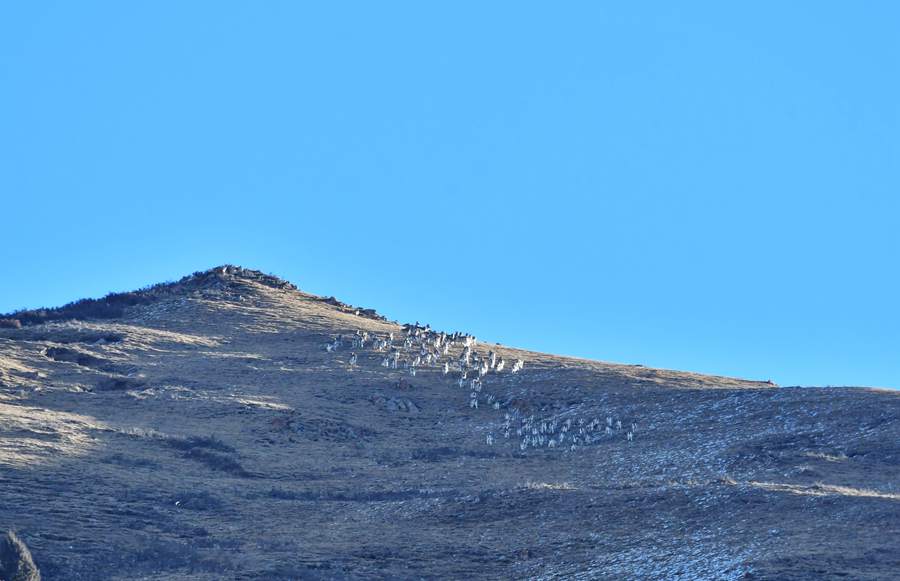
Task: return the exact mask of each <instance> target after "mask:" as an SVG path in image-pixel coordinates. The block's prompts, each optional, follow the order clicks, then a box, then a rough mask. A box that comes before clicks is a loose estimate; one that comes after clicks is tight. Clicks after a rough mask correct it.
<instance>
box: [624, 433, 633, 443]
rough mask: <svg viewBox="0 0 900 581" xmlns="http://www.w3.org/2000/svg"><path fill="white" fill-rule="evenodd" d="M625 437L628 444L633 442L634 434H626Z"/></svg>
mask: <svg viewBox="0 0 900 581" xmlns="http://www.w3.org/2000/svg"><path fill="white" fill-rule="evenodd" d="M626 437H627V438H628V441H629V442H630V441H632V440H634V434H633V433H632V432H628V434H626Z"/></svg>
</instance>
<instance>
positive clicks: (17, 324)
mask: <svg viewBox="0 0 900 581" xmlns="http://www.w3.org/2000/svg"><path fill="white" fill-rule="evenodd" d="M21 328H22V321H20V320H19V319H0V329H21Z"/></svg>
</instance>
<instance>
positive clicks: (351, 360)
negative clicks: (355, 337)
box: [350, 353, 356, 365]
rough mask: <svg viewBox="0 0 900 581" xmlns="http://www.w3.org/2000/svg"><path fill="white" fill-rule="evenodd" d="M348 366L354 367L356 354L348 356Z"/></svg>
mask: <svg viewBox="0 0 900 581" xmlns="http://www.w3.org/2000/svg"><path fill="white" fill-rule="evenodd" d="M350 365H356V353H351V354H350Z"/></svg>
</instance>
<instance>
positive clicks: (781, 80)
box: [0, 1, 900, 387]
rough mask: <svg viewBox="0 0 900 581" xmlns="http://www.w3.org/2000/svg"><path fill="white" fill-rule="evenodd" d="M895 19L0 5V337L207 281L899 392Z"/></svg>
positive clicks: (881, 10) (820, 9) (538, 339)
mask: <svg viewBox="0 0 900 581" xmlns="http://www.w3.org/2000/svg"><path fill="white" fill-rule="evenodd" d="M898 27H900V4H898V3H896V2H864V3H847V2H824V1H815V2H813V1H808V2H754V3H733V2H729V3H723V2H677V3H676V2H621V3H615V4H614V3H600V2H569V3H537V2H533V3H530V2H518V1H517V2H490V3H488V2H472V3H468V2H446V3H423V2H408V3H395V2H377V3H376V2H358V3H353V2H328V3H300V2H225V1H216V2H200V1H196V2H105V3H96V2H88V1H84V2H41V3H36V2H34V3H29V2H19V3H6V4H5V5H4V6H3V7H0V260H2V265H3V270H2V274H0V311H8V310H12V309H15V308H21V307H36V306H45V305H57V304H61V303H64V302H68V301H70V300H73V299H76V298H80V297H84V296H98V295H102V294H105V293H106V292H109V291H118V290H127V289H131V288H135V287H139V286H143V285H146V284H149V283H154V282H159V281H161V280H170V279H175V278H178V277H180V276H182V275H184V274H186V273H189V272H192V271H194V270H199V269H205V268H208V267H211V266H213V265H216V264H220V263H226V262H230V263H238V264H242V265H244V266H248V267H253V268H259V269H261V270H265V271H269V272H273V273H275V274H278V275H281V276H283V277H285V278H288V279H290V280H292V281H293V282H295V283H297V284H298V285H300V287H301V288H303V289H304V290H308V291H310V292H315V293H319V294H328V295H331V294H333V295H336V296H338V297H339V298H341V299H343V300H345V301H349V302H353V303H356V304H362V305H363V306H367V307H375V308H377V309H379V311H381V312H384V313H385V314H387V315H388V316H390V317H391V318H396V319H399V320H402V321H406V320H416V319H418V320H421V321H427V322H430V323H432V325H434V326H436V327H440V328H446V329H448V330H455V329H459V330H468V331H470V332H474V333H476V334H477V335H479V336H480V337H483V338H485V339H488V340H496V341H501V342H504V343H508V344H513V345H517V346H522V347H527V348H532V349H536V350H542V351H549V352H556V353H562V354H570V355H577V356H582V357H590V358H597V359H604V360H609V361H621V362H627V363H642V364H645V365H652V366H659V367H668V368H676V369H689V370H696V371H702V372H709V373H719V374H726V375H736V376H742V377H749V378H758V379H768V378H771V379H773V380H775V381H777V382H779V383H781V384H783V385H795V384H802V385H813V384H818V385H826V384H831V385H874V386H890V387H900V330H898V329H900V304H898V297H900V274H898V260H897V257H898V254H900V253H898V251H900V202H898V194H900V176H898V171H900V163H898V162H900V147H898V143H900V35H898V34H897V30H898Z"/></svg>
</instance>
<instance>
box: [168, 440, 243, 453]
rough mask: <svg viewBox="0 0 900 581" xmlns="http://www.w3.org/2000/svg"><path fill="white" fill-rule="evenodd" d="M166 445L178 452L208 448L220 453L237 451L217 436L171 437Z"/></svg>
mask: <svg viewBox="0 0 900 581" xmlns="http://www.w3.org/2000/svg"><path fill="white" fill-rule="evenodd" d="M166 443H167V444H168V445H170V446H172V447H173V448H175V449H176V450H195V449H198V448H200V449H202V448H206V449H209V450H218V451H219V452H228V453H229V454H234V453H235V452H236V451H237V450H235V449H234V447H233V446H229V445H228V444H226V443H225V442H223V441H222V440H220V439H219V438H217V437H215V436H188V437H186V438H185V437H180V436H169V437H167V438H166Z"/></svg>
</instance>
